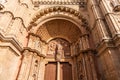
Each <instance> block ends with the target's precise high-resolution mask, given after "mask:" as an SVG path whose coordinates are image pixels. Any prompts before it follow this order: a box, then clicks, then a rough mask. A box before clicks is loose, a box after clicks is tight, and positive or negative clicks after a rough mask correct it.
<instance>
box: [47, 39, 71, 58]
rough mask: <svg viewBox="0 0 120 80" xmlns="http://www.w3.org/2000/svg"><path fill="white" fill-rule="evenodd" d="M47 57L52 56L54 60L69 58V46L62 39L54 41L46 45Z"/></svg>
mask: <svg viewBox="0 0 120 80" xmlns="http://www.w3.org/2000/svg"><path fill="white" fill-rule="evenodd" d="M47 55H48V56H54V57H55V58H56V60H60V59H61V58H62V57H66V56H70V45H69V43H68V42H67V41H65V40H63V39H54V40H52V41H50V42H49V43H48V51H47Z"/></svg>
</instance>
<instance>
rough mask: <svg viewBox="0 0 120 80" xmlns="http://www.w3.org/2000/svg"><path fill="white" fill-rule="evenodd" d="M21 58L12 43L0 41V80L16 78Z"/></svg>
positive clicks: (13, 79)
mask: <svg viewBox="0 0 120 80" xmlns="http://www.w3.org/2000/svg"><path fill="white" fill-rule="evenodd" d="M21 58H22V56H21V54H20V51H18V50H17V49H16V47H15V46H14V45H13V44H11V43H10V42H0V80H16V78H17V76H18V75H17V74H18V71H19V67H20V63H21Z"/></svg>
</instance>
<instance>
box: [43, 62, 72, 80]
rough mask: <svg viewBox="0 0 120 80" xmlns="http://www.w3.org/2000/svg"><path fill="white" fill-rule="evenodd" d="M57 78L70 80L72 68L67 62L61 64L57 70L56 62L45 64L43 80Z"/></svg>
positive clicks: (55, 79)
mask: <svg viewBox="0 0 120 80" xmlns="http://www.w3.org/2000/svg"><path fill="white" fill-rule="evenodd" d="M58 72H59V73H58ZM57 74H60V75H59V76H58V75H57ZM58 77H59V80H72V66H71V65H70V64H69V63H68V62H61V63H60V65H59V68H58V64H57V62H49V63H48V64H46V67H45V80H57V79H58Z"/></svg>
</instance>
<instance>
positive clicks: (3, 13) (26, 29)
mask: <svg viewBox="0 0 120 80" xmlns="http://www.w3.org/2000/svg"><path fill="white" fill-rule="evenodd" d="M0 13H2V14H5V13H9V14H10V15H11V16H12V19H13V20H15V19H20V20H21V22H22V25H23V27H24V28H25V29H26V30H27V28H26V27H25V24H24V21H23V19H22V18H21V17H14V14H13V13H12V12H10V11H4V12H0Z"/></svg>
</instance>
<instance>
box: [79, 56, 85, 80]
mask: <svg viewBox="0 0 120 80" xmlns="http://www.w3.org/2000/svg"><path fill="white" fill-rule="evenodd" d="M77 71H78V80H84V76H85V75H84V66H83V60H82V58H80V60H79V61H78V62H77Z"/></svg>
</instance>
